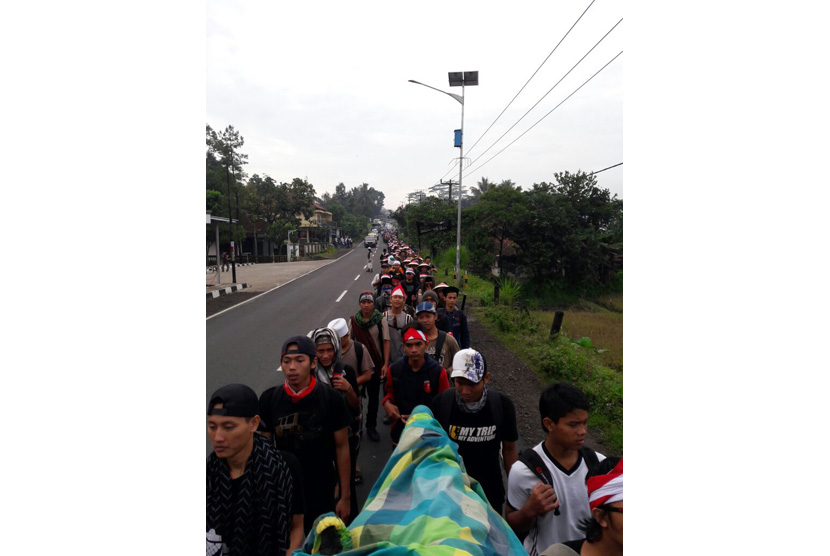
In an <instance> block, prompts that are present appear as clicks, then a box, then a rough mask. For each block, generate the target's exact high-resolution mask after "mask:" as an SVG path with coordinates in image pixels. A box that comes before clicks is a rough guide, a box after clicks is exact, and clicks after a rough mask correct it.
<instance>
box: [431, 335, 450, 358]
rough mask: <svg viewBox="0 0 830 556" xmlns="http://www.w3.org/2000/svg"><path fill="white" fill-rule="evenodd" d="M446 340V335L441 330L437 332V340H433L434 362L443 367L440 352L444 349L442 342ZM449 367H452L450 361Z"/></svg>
mask: <svg viewBox="0 0 830 556" xmlns="http://www.w3.org/2000/svg"><path fill="white" fill-rule="evenodd" d="M446 339H447V333H446V332H443V331H441V330H439V331H438V339H437V340H435V358H434V359H435V362H436V363H438V364H439V365H441V366H442V367H443V366H444V362H443V361H441V351H443V349H444V341H445V340H446ZM450 366H452V361H450Z"/></svg>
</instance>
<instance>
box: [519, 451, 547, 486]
mask: <svg viewBox="0 0 830 556" xmlns="http://www.w3.org/2000/svg"><path fill="white" fill-rule="evenodd" d="M519 461H520V462H522V463H523V464H525V465H526V466H527V468H528V469H530V470H531V471H533V474H534V475H536V476H537V477H539V480H540V481H542V482H543V483H545V484H546V485H552V484H553V477H551V476H550V471H549V470H548V467H547V465H545V462H544V461H542V457H541V456H540V455H539V454H537V453H536V451H535V450H534V449H533V448H525V449H524V450H522V451H521V453H520V454H519Z"/></svg>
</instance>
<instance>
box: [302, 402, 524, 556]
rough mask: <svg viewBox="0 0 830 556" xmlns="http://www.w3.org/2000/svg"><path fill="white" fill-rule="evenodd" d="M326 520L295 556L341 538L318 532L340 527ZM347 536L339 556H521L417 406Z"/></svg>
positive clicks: (449, 444)
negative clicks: (367, 555)
mask: <svg viewBox="0 0 830 556" xmlns="http://www.w3.org/2000/svg"><path fill="white" fill-rule="evenodd" d="M333 516H334V514H333V513H327V514H325V515H323V516H320V517H318V518H317V520H316V521H315V525H314V527H313V528H312V530H311V532H310V533H309V535H308V537H307V538H306V540H305V542H304V543H303V545H302V546H301V547H300V548H299V549H298V550H297V551H295V552H294V555H295V556H296V555H298V554H318V553H319V551H320V548H321V544H323V545H324V546H325V545H326V544H327V543H329V542H331V541H332V540H334V542H336V543H337V542H340V541H338V540H337V539H338V538H343V537H345V535H344V534H343V533H344V532H343V531H342V527H337V529H338V531H335V529H334V528H332V529H330V531H329V532H328V533H331V534H326V533H323V531H324V530H325V528H326V527H327V526H329V525H333V524H334V523H336V521H339V520H337V519H336V518H334V520H336V521H333V520H332V518H333ZM341 523H342V522H341ZM318 525H319V527H318ZM318 529H320V531H319V532H318ZM321 533H322V534H321ZM348 533H349V536H348V537H346V538H345V539H343V541H342V542H340V545H341V546H342V547H343V551H342V552H340V553H341V554H347V555H349V556H357V555H363V554H375V555H379V556H403V555H415V554H420V555H425V554H426V555H456V556H461V555H466V554H470V555H475V556H478V555H514V554H515V555H526V554H527V553H526V552H525V550H524V548H523V547H522V543H521V542H520V541H519V539H518V538H517V537H516V535H515V534H514V533H513V531H512V530H511V529H510V526H509V525H508V524H507V522H505V521H504V519H503V518H502V517H501V515H499V513H498V512H496V511H495V510H493V508H492V507H491V506H490V504H489V503H488V502H487V496H486V495H485V494H484V490H483V489H482V488H481V485H479V483H478V481H476V480H475V479H473V478H472V477H470V476H468V475H467V473H466V471H465V469H464V465H463V462H462V460H461V458H460V457H459V455H458V447H457V445H456V444H455V443H454V442H453V441H451V440H450V439H449V437H447V434H446V433H445V432H444V429H442V428H441V425H439V424H438V422H437V421H436V420H435V419H434V418H433V415H432V412H431V411H430V410H429V408H427V407H426V406H424V405H419V406H418V407H416V408H415V409H414V410H413V411H412V416H411V417H410V418H409V420H408V421H407V423H406V427H405V428H404V430H403V433H402V434H401V439H400V442H399V443H398V446H397V448H396V449H395V451H394V452H393V453H392V455H391V456H390V458H389V461H388V462H386V466H385V467H384V468H383V471H382V472H381V474H380V476H379V477H378V480H377V481H376V482H375V484H374V486H373V487H372V491H371V492H370V493H369V498H368V499H367V500H366V504H365V505H364V506H363V510H362V511H361V512H360V513H359V514H358V515H357V517H356V518H355V519H354V521H352V523H351V525H350V526H349V527H348ZM349 540H350V541H351V542H349Z"/></svg>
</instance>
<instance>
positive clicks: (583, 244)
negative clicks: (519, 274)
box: [517, 171, 622, 291]
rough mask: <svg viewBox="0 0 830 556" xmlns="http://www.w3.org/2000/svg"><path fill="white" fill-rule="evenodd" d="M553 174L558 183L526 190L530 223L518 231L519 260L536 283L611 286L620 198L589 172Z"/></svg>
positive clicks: (572, 287) (583, 287)
mask: <svg viewBox="0 0 830 556" xmlns="http://www.w3.org/2000/svg"><path fill="white" fill-rule="evenodd" d="M554 177H555V178H556V180H557V183H555V184H550V183H545V182H542V183H539V184H534V185H533V189H532V190H530V191H528V192H527V193H526V195H527V200H528V204H527V209H528V212H529V218H528V225H527V226H526V227H523V228H522V229H521V230H520V231H519V233H518V234H517V242H518V243H519V245H520V248H521V249H520V255H521V256H520V261H521V266H522V268H523V269H524V270H525V271H526V272H527V273H528V274H529V275H530V277H532V279H533V281H534V282H536V283H542V282H545V281H549V282H550V281H553V282H554V283H556V284H558V285H559V286H561V287H563V288H568V289H570V290H581V291H586V290H590V289H591V288H596V287H601V286H607V285H609V284H610V282H611V280H612V279H613V277H614V272H613V264H612V258H613V256H614V253H615V252H616V251H615V249H616V247H615V244H614V236H615V233H616V234H617V235H619V233H618V232H616V230H615V226H616V223H617V222H618V221H621V219H622V201H621V200H619V199H617V198H616V196H614V197H612V196H611V195H610V192H609V191H608V190H607V189H602V188H599V187H597V185H596V183H597V181H596V177H595V176H593V175H591V174H586V173H585V172H581V171H579V172H576V173H575V174H571V173H569V172H562V173H557V174H554ZM620 239H621V238H620ZM618 247H619V248H620V249H621V244H620V245H619V246H618Z"/></svg>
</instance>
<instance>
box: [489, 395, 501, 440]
mask: <svg viewBox="0 0 830 556" xmlns="http://www.w3.org/2000/svg"><path fill="white" fill-rule="evenodd" d="M487 396H488V399H489V401H490V411H491V412H492V413H493V420H494V421H495V422H496V427H497V428H496V430H498V431H500V433H501V425H502V420H503V419H504V409H502V404H501V394H499V393H498V392H494V391H492V390H491V391H490V392H488V394H487Z"/></svg>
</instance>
